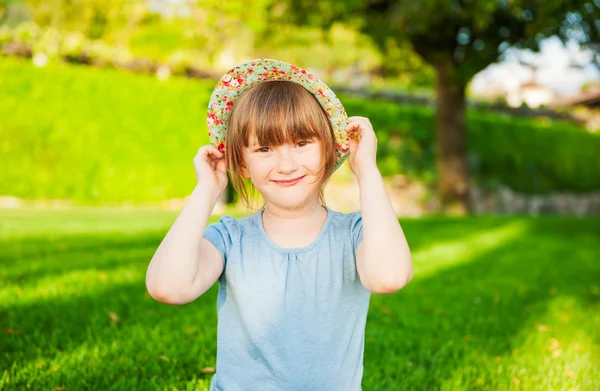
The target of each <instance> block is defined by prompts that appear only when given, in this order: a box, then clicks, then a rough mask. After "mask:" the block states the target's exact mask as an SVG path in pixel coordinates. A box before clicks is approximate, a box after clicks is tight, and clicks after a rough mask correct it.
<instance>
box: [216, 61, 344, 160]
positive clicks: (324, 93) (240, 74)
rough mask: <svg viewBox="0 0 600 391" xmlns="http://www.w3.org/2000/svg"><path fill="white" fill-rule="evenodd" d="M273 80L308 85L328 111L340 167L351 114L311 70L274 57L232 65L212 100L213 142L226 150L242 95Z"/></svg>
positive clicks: (307, 87)
mask: <svg viewBox="0 0 600 391" xmlns="http://www.w3.org/2000/svg"><path fill="white" fill-rule="evenodd" d="M271 80H285V81H291V82H294V83H298V84H300V85H301V86H303V87H304V88H306V89H307V90H308V91H309V92H310V93H311V94H312V95H313V96H314V97H315V98H316V99H317V101H318V102H319V103H320V104H321V106H322V107H323V110H324V111H325V113H326V114H327V118H328V119H329V123H330V124H331V128H332V129H333V134H334V138H335V144H336V165H335V169H334V170H337V169H338V168H339V167H340V166H341V165H342V163H343V162H344V160H345V159H346V158H347V157H348V154H349V152H350V151H349V146H348V140H349V135H348V133H347V132H346V126H347V124H348V115H347V114H346V110H345V109H344V106H343V105H342V103H341V102H340V100H339V99H338V97H337V96H336V95H335V93H334V92H333V91H332V90H331V88H329V86H327V85H326V84H325V83H324V82H322V81H321V80H319V79H318V78H317V77H316V76H315V75H313V74H311V73H310V72H308V71H306V70H304V69H302V68H299V67H297V66H295V65H292V64H288V63H286V62H283V61H278V60H273V59H266V58H261V59H256V60H251V61H247V62H244V63H242V64H239V65H237V66H236V67H234V68H232V69H231V70H230V71H229V72H227V73H226V74H225V75H223V77H222V78H221V79H220V80H219V82H218V83H217V85H216V86H215V89H214V91H213V93H212V95H211V97H210V101H209V103H208V114H207V124H208V134H209V137H210V141H211V144H212V145H214V146H215V147H217V148H218V149H219V150H220V151H221V152H223V151H224V150H225V143H226V139H227V123H228V120H229V116H230V114H231V109H232V107H233V106H234V105H235V102H236V101H237V99H238V97H239V96H240V95H241V94H242V93H243V92H244V91H246V90H247V89H249V88H250V87H252V86H253V85H256V84H259V83H263V82H265V81H271Z"/></svg>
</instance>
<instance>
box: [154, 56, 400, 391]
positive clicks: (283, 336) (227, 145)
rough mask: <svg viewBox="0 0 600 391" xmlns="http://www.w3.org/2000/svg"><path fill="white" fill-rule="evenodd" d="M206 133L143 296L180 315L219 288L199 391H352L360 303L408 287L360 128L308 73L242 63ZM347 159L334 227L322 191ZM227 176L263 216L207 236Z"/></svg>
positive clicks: (358, 371) (358, 363)
mask: <svg viewBox="0 0 600 391" xmlns="http://www.w3.org/2000/svg"><path fill="white" fill-rule="evenodd" d="M208 123H209V131H210V134H211V140H212V143H213V145H207V146H203V147H201V148H200V149H199V151H198V154H197V155H196V157H195V158H194V166H195V171H196V176H197V181H198V183H197V186H196V187H195V188H194V190H193V192H192V194H191V196H190V198H189V200H188V202H187V203H186V205H185V207H184V208H183V211H182V212H181V214H180V215H179V216H178V218H177V219H176V221H175V223H174V224H173V226H172V227H171V229H170V230H169V232H168V233H167V235H166V237H165V238H164V240H163V241H162V243H161V244H160V246H159V247H158V249H157V251H156V253H155V255H154V257H153V258H152V261H151V262H150V265H149V267H148V272H147V276H146V285H147V288H148V291H149V293H150V294H151V295H152V297H154V298H155V299H156V300H158V301H161V302H164V303H168V304H184V303H188V302H191V301H193V300H195V299H196V298H198V297H199V296H200V295H202V294H203V293H204V292H206V291H207V290H208V289H209V288H210V287H211V286H212V285H213V284H214V283H215V282H218V284H219V293H218V298H217V307H218V319H219V320H218V337H217V364H216V374H215V375H214V376H213V379H212V383H211V390H221V391H239V390H244V391H247V390H251V391H254V390H269V391H270V390H298V391H300V390H301V391H307V390H319V391H329V390H331V391H353V390H360V389H361V380H362V374H363V351H364V331H365V323H366V317H367V310H368V306H369V299H370V294H371V293H375V294H388V293H392V292H394V291H397V290H398V289H400V288H402V287H403V286H404V285H405V284H407V283H408V282H409V281H410V279H411V278H412V262H411V255H410V250H409V247H408V244H407V243H406V239H405V237H404V234H403V232H402V229H401V227H400V225H399V223H398V220H397V218H396V216H395V214H394V210H393V209H392V205H391V203H390V200H389V198H388V195H387V193H386V190H385V187H384V184H383V180H382V177H381V174H380V173H379V171H378V169H377V165H376V163H375V155H376V149H377V139H376V137H375V133H374V131H373V128H372V126H371V124H370V123H369V120H368V119H367V118H363V117H350V118H349V119H348V118H347V117H346V116H345V111H344V109H343V107H342V106H341V104H340V103H339V101H338V100H337V97H335V94H333V92H332V91H331V90H330V89H329V88H328V87H327V86H326V85H324V84H323V83H322V82H321V81H319V80H318V79H316V78H315V77H314V76H313V75H311V74H309V73H308V72H306V71H304V70H302V69H300V68H298V67H294V66H292V65H290V64H286V63H283V62H279V61H275V60H254V61H251V62H248V63H245V64H242V65H240V66H237V67H236V68H234V69H232V70H231V71H230V72H229V73H228V74H226V75H225V76H224V77H223V78H222V79H221V81H219V84H217V88H216V89H215V92H214V93H213V96H212V98H211V103H210V104H209V115H208ZM348 154H349V164H350V168H351V169H352V172H353V173H354V175H355V176H356V178H357V180H358V183H359V188H360V205H361V211H360V212H354V213H349V214H346V213H340V212H336V211H334V210H332V209H330V208H328V207H327V206H326V205H325V202H324V199H323V188H324V186H325V183H326V182H327V181H328V179H329V178H330V176H331V174H332V173H333V172H334V170H335V169H336V168H337V167H339V166H340V164H341V163H342V162H343V161H344V159H345V158H346V157H347V156H348ZM227 168H228V169H229V174H230V176H231V180H232V184H233V185H234V187H235V189H236V190H237V191H238V192H239V194H241V196H242V198H243V199H244V200H245V201H246V202H248V201H249V200H248V194H247V192H246V187H245V185H244V179H249V180H250V181H251V184H252V186H253V187H254V188H255V189H256V190H257V191H258V192H259V193H260V194H261V195H262V197H263V199H264V206H263V207H262V208H261V209H260V210H259V211H258V212H256V213H254V214H252V215H251V216H248V217H245V218H241V219H234V218H232V217H230V216H225V217H222V218H221V219H220V222H219V223H215V224H211V225H209V226H206V225H207V222H208V218H209V216H210V214H211V212H212V210H213V208H214V206H215V204H216V202H217V199H218V198H219V197H220V196H221V194H222V193H223V191H224V189H225V187H226V185H227V181H228V179H227Z"/></svg>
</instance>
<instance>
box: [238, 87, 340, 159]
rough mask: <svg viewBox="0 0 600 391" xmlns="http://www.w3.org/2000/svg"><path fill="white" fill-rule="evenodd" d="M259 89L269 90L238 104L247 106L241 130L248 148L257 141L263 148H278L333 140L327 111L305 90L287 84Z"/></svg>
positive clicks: (240, 126) (257, 93) (259, 89)
mask: <svg viewBox="0 0 600 391" xmlns="http://www.w3.org/2000/svg"><path fill="white" fill-rule="evenodd" d="M267 85H268V86H267ZM260 86H266V87H268V88H257V90H256V91H252V92H253V94H251V95H253V99H251V100H249V101H247V102H238V103H242V105H243V106H246V107H244V108H243V109H244V110H243V111H244V112H245V115H244V116H241V117H238V119H239V120H240V123H239V129H240V130H242V132H243V133H244V134H245V135H246V137H244V146H245V147H248V146H249V145H250V144H251V143H252V142H254V141H255V142H257V143H258V144H259V145H261V146H278V145H282V144H296V143H298V142H300V141H303V140H314V139H316V140H323V139H326V138H328V137H331V135H332V134H333V132H332V130H331V125H330V123H329V120H328V118H327V114H326V112H325V110H323V107H321V105H320V104H319V102H318V101H317V99H316V98H315V97H314V96H313V95H312V94H311V93H310V92H309V91H308V90H306V89H305V88H304V87H302V86H300V85H298V84H295V83H291V82H286V81H271V82H268V83H263V84H262V85H259V87H260ZM238 108H239V107H238ZM254 138H255V140H254Z"/></svg>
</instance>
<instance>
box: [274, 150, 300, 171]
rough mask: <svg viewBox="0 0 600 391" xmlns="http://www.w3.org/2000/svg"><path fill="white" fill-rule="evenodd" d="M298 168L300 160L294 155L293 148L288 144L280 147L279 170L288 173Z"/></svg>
mask: <svg viewBox="0 0 600 391" xmlns="http://www.w3.org/2000/svg"><path fill="white" fill-rule="evenodd" d="M297 168H298V162H297V161H296V157H295V156H294V151H293V148H292V147H290V146H286V145H283V146H281V148H280V149H279V166H278V169H279V172H281V173H282V174H288V173H292V172H294V171H296V169H297Z"/></svg>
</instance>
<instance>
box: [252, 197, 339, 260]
mask: <svg viewBox="0 0 600 391" xmlns="http://www.w3.org/2000/svg"><path fill="white" fill-rule="evenodd" d="M327 216H328V210H327V209H326V208H325V207H323V206H322V205H321V204H320V203H319V202H318V201H317V202H313V203H310V204H307V205H306V206H303V207H299V208H295V209H293V210H290V209H285V208H281V207H277V206H276V205H272V204H268V203H267V204H265V207H264V211H263V212H262V224H263V229H264V230H265V232H266V234H267V236H269V238H270V239H271V240H272V241H273V242H275V243H276V244H277V245H278V246H280V247H283V248H298V247H305V246H307V245H309V244H310V243H312V242H313V241H314V240H315V239H316V238H317V237H318V235H319V233H320V232H321V230H322V228H323V226H324V224H325V222H326V220H327Z"/></svg>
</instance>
